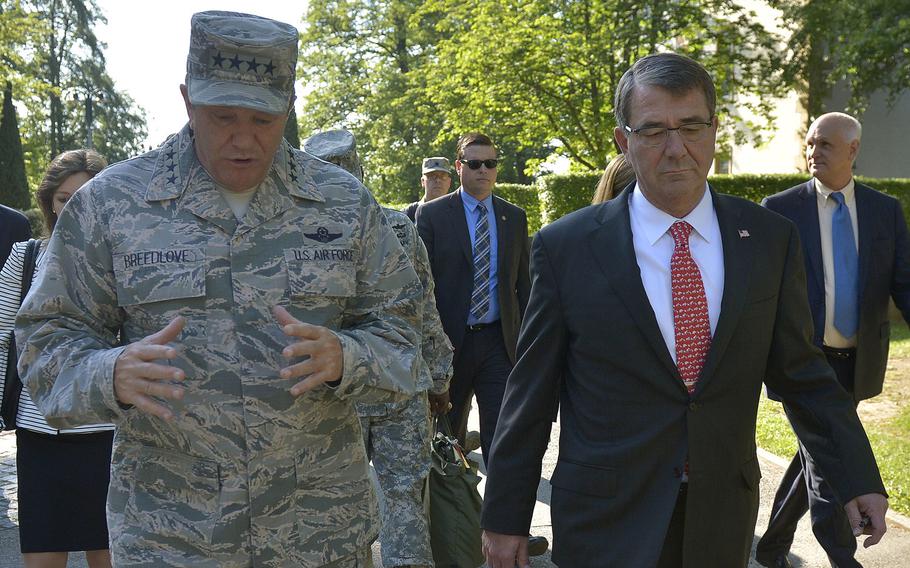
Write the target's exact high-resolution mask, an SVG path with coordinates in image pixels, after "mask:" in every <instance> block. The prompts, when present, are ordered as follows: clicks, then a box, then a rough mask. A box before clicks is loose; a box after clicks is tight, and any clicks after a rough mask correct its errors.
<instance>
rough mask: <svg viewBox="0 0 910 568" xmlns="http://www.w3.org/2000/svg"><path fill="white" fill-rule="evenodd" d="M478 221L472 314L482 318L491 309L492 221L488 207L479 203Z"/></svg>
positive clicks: (475, 240)
mask: <svg viewBox="0 0 910 568" xmlns="http://www.w3.org/2000/svg"><path fill="white" fill-rule="evenodd" d="M477 213H478V215H479V217H478V218H477V223H476V224H475V225H474V291H473V293H472V294H471V315H472V316H474V317H475V318H476V319H482V318H483V316H485V315H487V310H489V309H490V223H489V221H487V208H486V207H484V204H483V203H478V204H477Z"/></svg>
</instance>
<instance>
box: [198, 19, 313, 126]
mask: <svg viewBox="0 0 910 568" xmlns="http://www.w3.org/2000/svg"><path fill="white" fill-rule="evenodd" d="M297 37H298V33H297V28H295V27H294V26H292V25H290V24H285V23H283V22H276V21H275V20H270V19H268V18H262V17H260V16H254V15H252V14H239V13H236V12H219V11H209V12H199V13H197V14H193V17H192V19H191V21H190V50H189V53H188V55H187V58H186V86H187V93H188V94H189V97H190V102H192V103H193V104H194V105H216V106H219V105H220V106H230V107H243V108H249V109H253V110H259V111H263V112H268V113H271V114H287V112H288V110H290V105H291V101H292V100H293V97H294V78H295V75H294V73H295V70H296V68H297Z"/></svg>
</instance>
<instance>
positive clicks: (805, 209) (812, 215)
mask: <svg viewBox="0 0 910 568" xmlns="http://www.w3.org/2000/svg"><path fill="white" fill-rule="evenodd" d="M798 195H799V197H800V207H799V216H800V219H799V221H798V222H797V223H796V226H797V227H798V228H800V233H799V236H800V239H802V241H803V248H804V249H805V250H806V254H807V256H808V257H809V263H810V265H811V268H812V276H813V278H814V281H815V285H816V286H817V288H818V289H817V290H816V292H817V293H818V295H819V297H824V295H825V272H824V267H823V266H822V237H821V230H820V229H819V226H818V196H817V195H816V193H815V182H814V181H813V180H809V181H808V182H806V184H805V185H803V187H802V188H800V190H799V193H798Z"/></svg>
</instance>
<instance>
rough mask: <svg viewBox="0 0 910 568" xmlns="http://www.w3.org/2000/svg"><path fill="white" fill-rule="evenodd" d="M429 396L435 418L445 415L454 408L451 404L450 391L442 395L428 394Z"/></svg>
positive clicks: (431, 410)
mask: <svg viewBox="0 0 910 568" xmlns="http://www.w3.org/2000/svg"><path fill="white" fill-rule="evenodd" d="M427 396H428V397H429V399H430V412H432V413H433V415H434V416H440V415H443V414H445V413H447V412H448V411H449V410H450V409H451V408H452V403H450V402H449V391H446V392H444V393H442V394H433V393H427Z"/></svg>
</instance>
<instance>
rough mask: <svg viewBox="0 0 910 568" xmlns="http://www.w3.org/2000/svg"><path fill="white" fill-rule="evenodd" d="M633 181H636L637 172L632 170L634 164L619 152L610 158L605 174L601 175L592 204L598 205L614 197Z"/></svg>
mask: <svg viewBox="0 0 910 568" xmlns="http://www.w3.org/2000/svg"><path fill="white" fill-rule="evenodd" d="M633 181H635V172H634V171H632V166H630V165H629V162H627V161H626V157H625V156H623V155H622V154H617V155H616V157H615V158H613V159H612V160H610V163H609V164H607V167H606V169H605V170H604V173H603V175H602V176H600V181H599V182H597V189H595V190H594V199H592V200H591V204H592V205H597V204H598V203H603V202H604V201H609V200H610V199H613V198H614V197H616V196H617V195H619V194H620V193H621V192H622V190H624V189H625V188H626V186H627V185H629V184H630V183H632V182H633Z"/></svg>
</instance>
